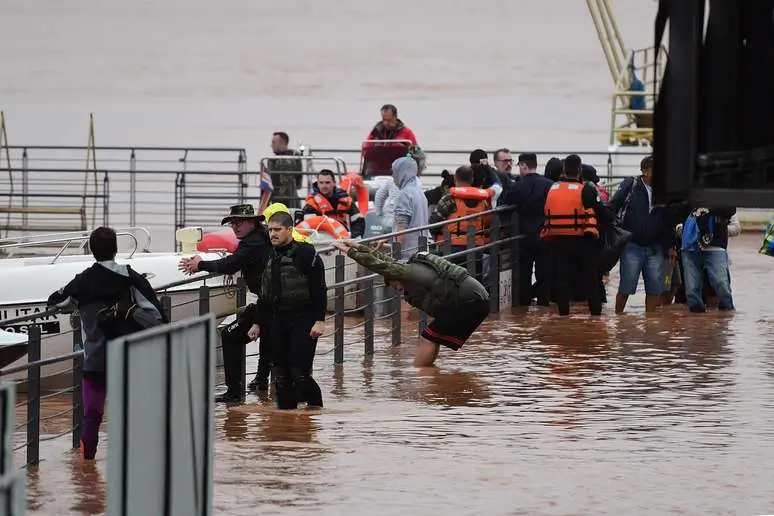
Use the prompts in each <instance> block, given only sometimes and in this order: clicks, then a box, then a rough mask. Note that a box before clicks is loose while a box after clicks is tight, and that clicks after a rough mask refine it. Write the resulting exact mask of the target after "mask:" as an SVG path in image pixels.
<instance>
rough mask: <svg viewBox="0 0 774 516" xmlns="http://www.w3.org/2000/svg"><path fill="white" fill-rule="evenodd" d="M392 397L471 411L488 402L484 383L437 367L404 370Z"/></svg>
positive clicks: (486, 388)
mask: <svg viewBox="0 0 774 516" xmlns="http://www.w3.org/2000/svg"><path fill="white" fill-rule="evenodd" d="M404 371H405V373H406V374H405V375H404V376H403V378H402V381H400V382H399V383H398V384H397V385H396V389H395V395H396V397H398V398H399V399H402V400H407V401H421V402H423V403H427V404H429V405H440V406H445V407H475V406H481V405H482V402H485V401H487V400H489V399H490V392H489V389H488V387H487V385H486V383H485V382H484V381H483V380H482V379H481V378H480V377H479V376H478V375H477V374H475V373H471V372H467V371H462V370H453V371H445V370H442V369H440V368H437V367H427V368H422V369H413V368H404Z"/></svg>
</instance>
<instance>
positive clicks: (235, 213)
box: [220, 204, 266, 225]
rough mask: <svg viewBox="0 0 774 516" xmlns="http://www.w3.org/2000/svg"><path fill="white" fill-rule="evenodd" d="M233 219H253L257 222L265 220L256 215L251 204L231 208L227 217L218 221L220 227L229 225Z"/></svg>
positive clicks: (261, 216)
mask: <svg viewBox="0 0 774 516" xmlns="http://www.w3.org/2000/svg"><path fill="white" fill-rule="evenodd" d="M234 219H255V220H258V221H261V220H265V219H266V217H264V216H263V215H256V214H255V208H253V205H252V204H236V205H234V206H232V207H231V210H230V213H229V214H228V216H226V217H223V220H221V221H220V224H221V225H225V224H229V223H231V221H232V220H234Z"/></svg>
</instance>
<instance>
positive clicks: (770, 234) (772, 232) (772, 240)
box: [758, 219, 774, 256]
mask: <svg viewBox="0 0 774 516" xmlns="http://www.w3.org/2000/svg"><path fill="white" fill-rule="evenodd" d="M758 252H759V253H761V254H765V255H768V256H774V219H771V221H769V223H768V224H767V225H766V231H765V233H764V236H763V245H762V246H761V249H760V251H758Z"/></svg>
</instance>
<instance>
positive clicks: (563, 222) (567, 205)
mask: <svg viewBox="0 0 774 516" xmlns="http://www.w3.org/2000/svg"><path fill="white" fill-rule="evenodd" d="M583 186H584V185H583V183H575V182H571V181H559V182H556V183H554V184H553V185H552V186H551V189H550V190H548V197H547V198H546V204H545V208H544V213H545V216H546V221H545V223H544V224H543V229H541V231H540V238H551V237H555V236H584V235H587V234H591V235H594V236H595V237H597V238H599V230H598V229H597V217H596V214H595V213H594V210H593V209H591V208H584V207H583Z"/></svg>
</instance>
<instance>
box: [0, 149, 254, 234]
mask: <svg viewBox="0 0 774 516" xmlns="http://www.w3.org/2000/svg"><path fill="white" fill-rule="evenodd" d="M3 152H4V153H5V156H4V159H3V160H2V163H0V165H1V166H2V168H0V191H2V192H8V193H7V194H6V195H7V197H8V203H7V204H8V206H9V208H14V209H16V208H15V207H18V208H19V209H22V210H23V209H24V208H27V207H32V206H50V207H65V206H71V207H81V206H84V205H85V204H88V202H87V201H88V199H89V198H91V197H93V196H94V195H96V194H97V193H99V192H98V191H97V188H94V191H92V190H91V188H92V187H91V186H89V190H88V192H86V194H88V195H86V196H85V197H84V192H85V191H84V190H83V185H82V183H83V178H84V174H86V175H89V176H90V175H93V174H95V173H96V172H95V170H93V169H89V170H85V169H84V165H83V162H84V156H91V157H92V160H93V161H95V162H96V161H97V160H98V164H97V165H95V166H94V168H95V169H96V171H98V172H99V173H100V174H104V175H105V176H106V177H107V179H108V181H109V183H110V186H111V190H112V192H111V195H110V206H109V208H110V210H109V214H106V215H104V216H101V217H99V216H96V215H94V213H95V212H94V210H93V209H91V205H90V204H89V206H86V207H85V208H84V209H85V213H86V214H87V218H86V229H90V228H94V227H96V226H98V225H101V224H107V223H108V222H107V221H108V218H109V220H110V223H111V224H113V225H121V226H138V225H140V226H147V227H149V228H152V229H154V230H155V229H156V227H167V228H169V227H171V226H172V225H173V224H174V222H178V223H179V224H182V225H191V222H189V221H186V220H185V215H182V218H181V216H180V215H179V213H183V214H188V213H190V214H192V216H193V217H194V218H195V217H206V215H207V214H208V213H210V214H213V217H212V218H215V217H214V212H215V211H217V213H218V214H219V213H220V212H221V211H223V206H222V205H223V204H225V205H226V206H228V205H229V204H235V203H236V202H239V201H240V200H244V199H246V198H248V196H249V195H250V193H249V192H247V191H246V188H247V186H243V185H248V186H250V181H249V180H248V179H247V178H246V176H245V174H246V173H247V152H246V151H245V149H243V148H237V147H143V146H134V147H131V146H116V147H110V146H97V147H87V146H65V145H22V146H18V145H7V146H3ZM87 168H88V167H87ZM254 174H255V173H254ZM202 183H205V184H202ZM52 185H55V187H56V194H57V195H56V196H53V195H47V196H44V197H41V194H40V192H46V191H48V190H50V189H51V188H52ZM256 190H257V185H256ZM52 193H53V192H52ZM176 194H177V195H178V197H179V198H180V199H182V200H181V202H180V203H178V202H175V203H172V202H171V200H172V199H173V198H174V197H175V195H176ZM207 194H209V195H208V196H207V197H206V198H201V197H203V196H205V195H207ZM256 198H257V195H256ZM92 204H93V203H92ZM215 204H217V206H214V205H215ZM175 209H177V211H175ZM18 219H19V220H18V223H15V224H14V229H17V230H18V229H20V226H22V225H26V224H27V223H28V222H29V217H28V214H27V213H22V214H19V216H18ZM74 229H76V228H74ZM78 229H79V228H78ZM11 233H13V234H17V233H18V231H15V232H9V234H11ZM6 236H8V235H6ZM154 236H156V235H154ZM164 236H165V237H167V236H168V237H169V240H168V241H169V242H174V240H173V238H172V237H171V234H169V235H164Z"/></svg>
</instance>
